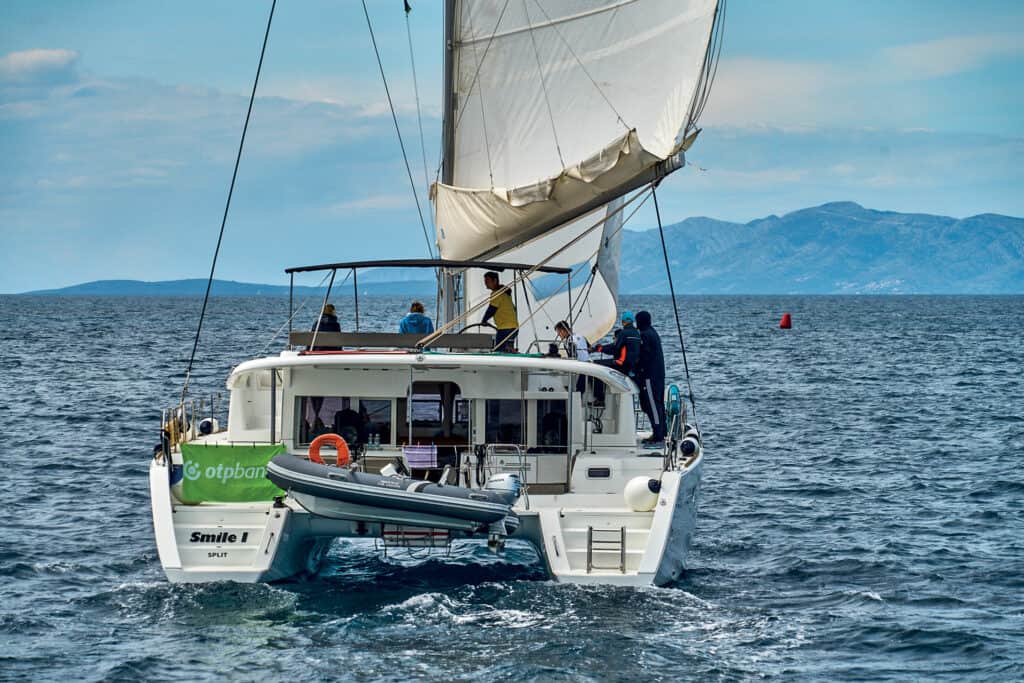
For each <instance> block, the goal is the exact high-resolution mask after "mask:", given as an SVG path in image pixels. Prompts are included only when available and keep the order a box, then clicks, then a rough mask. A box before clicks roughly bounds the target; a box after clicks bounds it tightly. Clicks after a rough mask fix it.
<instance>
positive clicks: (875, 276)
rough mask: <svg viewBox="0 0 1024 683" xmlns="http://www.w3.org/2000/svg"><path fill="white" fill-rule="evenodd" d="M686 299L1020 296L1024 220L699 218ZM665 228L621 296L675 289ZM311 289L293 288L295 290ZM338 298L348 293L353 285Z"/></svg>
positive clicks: (676, 246) (635, 235)
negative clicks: (665, 254) (703, 296)
mask: <svg viewBox="0 0 1024 683" xmlns="http://www.w3.org/2000/svg"><path fill="white" fill-rule="evenodd" d="M664 232H665V244H666V247H667V251H668V255H669V262H670V263H671V266H672V276H673V279H674V284H675V287H676V291H677V292H678V293H681V294H871V293H874V294H1014V293H1024V219H1021V218H1013V217H1010V216H1001V215H997V214H980V215H977V216H971V217H969V218H963V219H957V218H951V217H948V216H935V215H930V214H910V213H897V212H895V211H876V210H873V209H866V208H864V207H862V206H860V205H859V204H855V203H853V202H832V203H829V204H823V205H821V206H816V207H812V208H808V209H801V210H799V211H794V212H792V213H787V214H785V215H783V216H774V215H773V216H768V217H766V218H759V219H757V220H753V221H750V222H749V223H730V222H727V221H720V220H716V219H713V218H705V217H697V218H687V219H686V220H684V221H682V222H680V223H675V224H673V225H668V226H665V229H664ZM663 264H664V262H663V258H662V254H661V239H660V237H659V235H658V231H657V229H652V230H644V231H632V230H626V231H624V233H623V239H622V262H621V284H620V291H621V292H622V293H624V294H664V293H667V292H668V280H667V278H666V277H665V269H664V265H663ZM359 279H360V286H359V289H360V292H361V293H362V292H365V293H368V294H412V295H419V296H429V295H431V294H433V293H434V291H435V284H434V281H433V279H432V277H431V275H430V271H429V270H423V269H397V270H395V269H388V270H380V271H376V272H374V271H367V272H366V273H365V274H364V273H360V276H359ZM205 288H206V280H202V279H190V280H173V281H167V282H141V281H137V280H101V281H96V282H88V283H85V284H80V285H75V286H72V287H65V288H63V289H53V290H43V291H38V292H29V293H30V294H60V295H111V294H120V295H135V296H140V295H181V296H191V295H197V294H199V295H201V294H202V293H203V292H204V291H205ZM212 291H213V293H214V294H215V295H220V296H249V295H287V294H288V287H287V286H282V285H267V284H251V283H242V282H234V281H227V280H216V281H215V282H214V286H213V290H212ZM316 291H323V290H317V288H315V287H296V294H297V295H304V294H309V293H313V292H316ZM341 291H342V292H348V291H351V285H350V284H346V285H345V287H344V288H342V289H341Z"/></svg>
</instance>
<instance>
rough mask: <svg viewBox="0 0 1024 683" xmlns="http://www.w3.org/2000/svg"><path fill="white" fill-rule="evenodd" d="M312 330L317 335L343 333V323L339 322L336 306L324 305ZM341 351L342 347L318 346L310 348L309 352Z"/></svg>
mask: <svg viewBox="0 0 1024 683" xmlns="http://www.w3.org/2000/svg"><path fill="white" fill-rule="evenodd" d="M311 329H312V331H313V332H315V333H316V334H317V335H319V334H320V333H321V332H341V323H339V322H338V316H337V314H336V313H335V312H334V304H325V305H324V308H323V310H322V311H321V312H320V317H319V318H317V320H316V322H315V323H313V327H312V328H311ZM341 349H342V347H341V346H324V345H322V344H317V345H316V346H315V347H312V346H310V347H308V349H307V350H312V351H340V350H341Z"/></svg>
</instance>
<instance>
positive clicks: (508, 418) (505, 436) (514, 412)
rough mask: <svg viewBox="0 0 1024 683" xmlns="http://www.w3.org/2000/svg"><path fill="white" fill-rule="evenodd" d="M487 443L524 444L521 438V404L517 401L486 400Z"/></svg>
mask: <svg viewBox="0 0 1024 683" xmlns="http://www.w3.org/2000/svg"><path fill="white" fill-rule="evenodd" d="M485 405H486V412H487V418H486V419H487V421H486V424H485V435H486V439H487V443H517V444H522V443H524V442H525V439H524V438H523V402H522V401H520V400H519V399H488V400H487V401H486V402H485Z"/></svg>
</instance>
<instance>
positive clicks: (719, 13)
mask: <svg viewBox="0 0 1024 683" xmlns="http://www.w3.org/2000/svg"><path fill="white" fill-rule="evenodd" d="M725 9H726V0H720V2H719V4H718V6H717V7H716V9H715V18H714V19H713V20H712V22H713V23H712V27H711V36H710V37H709V40H708V49H707V52H706V53H705V55H704V66H703V68H702V69H701V75H700V79H699V82H698V86H697V90H696V94H695V97H694V103H693V107H692V108H691V110H690V116H689V120H688V121H687V124H686V130H687V131H689V130H690V128H691V127H692V126H694V125H695V124H696V123H697V120H698V119H700V117H701V115H703V113H704V107H705V106H706V105H707V102H708V99H709V98H710V96H711V86H712V84H713V83H714V81H715V76H717V75H718V65H719V63H720V62H721V59H720V57H721V54H722V45H723V44H724V37H723V36H724V34H725Z"/></svg>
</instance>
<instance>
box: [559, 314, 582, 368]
mask: <svg viewBox="0 0 1024 683" xmlns="http://www.w3.org/2000/svg"><path fill="white" fill-rule="evenodd" d="M555 332H556V333H557V334H558V338H559V339H561V340H562V345H563V348H565V355H566V356H568V357H569V358H571V359H573V360H581V361H589V360H590V351H589V350H588V346H589V345H588V342H587V338H586V337H584V336H583V335H582V334H573V331H572V328H571V327H569V323H567V322H565V321H564V320H562V321H559V322H558V323H556V324H555Z"/></svg>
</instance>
